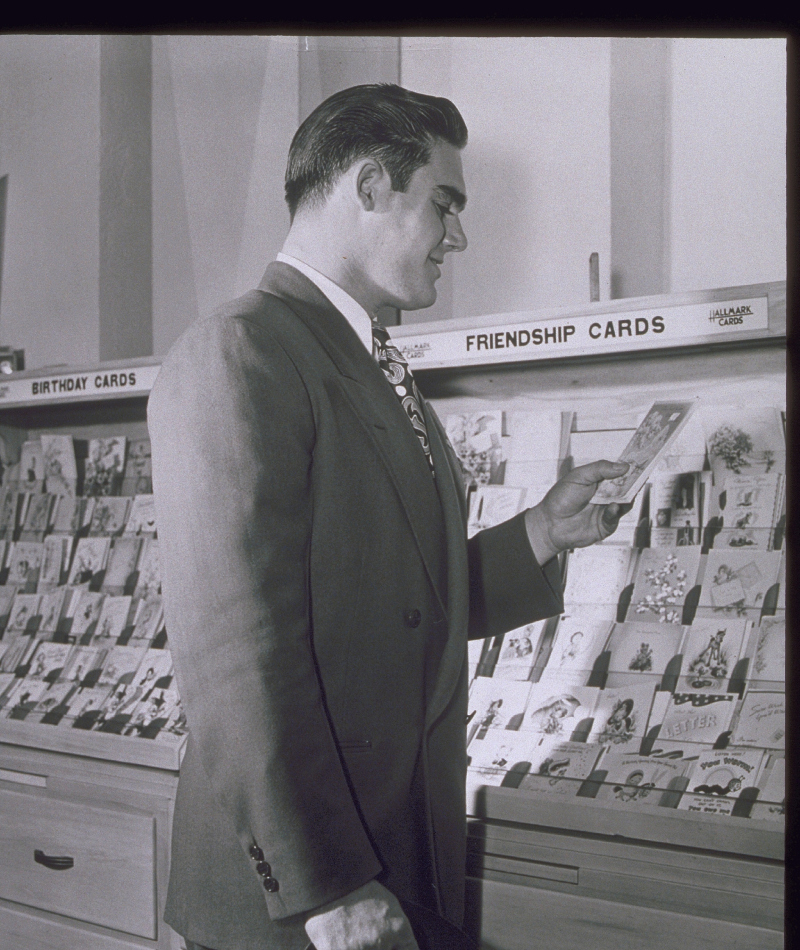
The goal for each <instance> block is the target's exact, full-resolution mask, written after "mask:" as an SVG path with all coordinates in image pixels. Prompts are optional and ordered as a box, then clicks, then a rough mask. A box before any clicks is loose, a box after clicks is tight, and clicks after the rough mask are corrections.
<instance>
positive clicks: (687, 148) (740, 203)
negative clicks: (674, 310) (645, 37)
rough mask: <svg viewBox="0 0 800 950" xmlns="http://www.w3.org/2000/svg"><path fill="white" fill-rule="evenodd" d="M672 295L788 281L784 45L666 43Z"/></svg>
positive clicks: (759, 42) (715, 41)
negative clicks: (668, 56) (669, 46)
mask: <svg viewBox="0 0 800 950" xmlns="http://www.w3.org/2000/svg"><path fill="white" fill-rule="evenodd" d="M671 136H672V143H671V166H672V168H671V181H670V217H671V222H670V269H671V273H670V289H671V290H673V291H681V290H695V289H697V288H712V287H725V286H730V285H735V284H747V283H757V282H760V281H767V280H785V279H786V152H785V149H786V41H785V40H782V39H675V40H673V43H672V124H671Z"/></svg>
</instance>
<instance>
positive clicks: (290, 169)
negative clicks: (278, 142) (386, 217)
mask: <svg viewBox="0 0 800 950" xmlns="http://www.w3.org/2000/svg"><path fill="white" fill-rule="evenodd" d="M439 140H441V141H444V142H447V143H448V144H449V145H452V146H454V147H455V148H459V149H460V148H463V147H464V146H465V145H466V144H467V126H466V125H465V123H464V120H463V119H462V118H461V113H460V112H459V111H458V109H457V108H456V107H455V106H454V105H453V103H452V102H450V100H449V99H442V98H439V97H438V96H426V95H423V94H422V93H419V92H411V91H409V90H408V89H403V88H402V87H401V86H396V85H394V84H391V83H373V84H369V85H364V86H352V87H351V88H349V89H343V90H342V91H341V92H337V93H334V95H332V96H331V97H330V98H328V99H326V100H325V101H324V102H323V103H321V105H319V106H317V108H316V109H315V110H314V111H313V112H312V113H311V114H310V115H309V116H308V118H307V119H306V120H305V121H304V122H303V124H302V125H301V126H300V128H299V129H298V130H297V132H296V133H295V136H294V138H293V139H292V144H291V146H290V148H289V160H288V163H287V165H286V179H285V191H286V203H287V204H288V205H289V213H290V215H291V217H292V218H294V215H295V212H296V211H297V209H298V208H299V207H300V206H301V205H302V204H304V203H305V202H307V201H310V200H314V199H318V198H324V197H325V196H326V195H327V194H328V193H329V192H330V189H331V188H332V186H333V185H334V183H335V182H336V180H337V179H338V178H339V176H340V175H342V174H343V173H344V172H345V171H347V169H348V168H350V166H351V165H352V164H353V163H354V162H357V161H358V160H359V159H360V158H366V157H368V156H369V157H372V158H375V159H377V160H378V161H379V162H380V163H381V164H382V165H383V167H384V168H385V169H386V171H387V172H388V174H389V181H390V182H391V186H392V189H393V190H394V191H405V190H406V189H407V188H408V185H409V182H410V181H411V176H412V175H413V174H414V172H415V171H416V170H417V169H418V168H422V166H423V165H427V164H428V162H429V161H430V159H431V149H432V148H433V146H434V145H435V143H436V142H437V141H439Z"/></svg>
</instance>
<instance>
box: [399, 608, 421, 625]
mask: <svg viewBox="0 0 800 950" xmlns="http://www.w3.org/2000/svg"><path fill="white" fill-rule="evenodd" d="M403 619H404V620H405V622H406V625H407V626H409V627H418V626H419V625H420V623H421V622H422V614H421V613H420V612H419V610H417V608H416V607H415V608H414V609H413V610H407V611H406V612H405V613H404V614H403Z"/></svg>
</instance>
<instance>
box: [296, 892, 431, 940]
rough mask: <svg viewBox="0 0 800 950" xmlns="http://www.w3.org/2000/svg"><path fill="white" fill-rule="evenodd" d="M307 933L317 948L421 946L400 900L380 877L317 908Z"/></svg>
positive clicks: (307, 926)
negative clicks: (388, 889) (380, 882)
mask: <svg viewBox="0 0 800 950" xmlns="http://www.w3.org/2000/svg"><path fill="white" fill-rule="evenodd" d="M306 933H307V934H308V936H309V939H310V940H311V942H312V944H313V945H314V947H316V950H419V947H418V946H417V941H416V940H415V939H414V934H413V933H412V931H411V925H410V924H409V922H408V919H407V918H406V915H405V914H404V913H403V909H402V908H401V907H400V902H399V901H398V900H397V898H396V897H395V896H394V894H392V892H391V891H387V890H386V888H385V887H384V886H383V885H382V884H379V883H378V882H377V881H369V882H368V883H367V884H365V885H364V886H363V887H359V888H358V889H357V890H355V891H353V892H352V893H350V894H347V895H346V896H345V897H342V898H340V899H339V900H337V901H331V903H330V904H325V905H324V906H323V907H320V908H319V909H318V910H315V911H314V912H313V913H312V915H311V916H310V917H309V918H308V920H307V921H306Z"/></svg>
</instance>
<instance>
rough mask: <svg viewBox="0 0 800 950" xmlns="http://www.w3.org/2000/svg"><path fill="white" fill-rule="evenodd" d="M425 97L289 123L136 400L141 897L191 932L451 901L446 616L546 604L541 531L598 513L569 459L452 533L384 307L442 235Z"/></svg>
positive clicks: (442, 128)
mask: <svg viewBox="0 0 800 950" xmlns="http://www.w3.org/2000/svg"><path fill="white" fill-rule="evenodd" d="M466 137H467V132H466V127H465V126H464V122H463V120H462V118H461V116H460V114H459V113H458V111H457V110H456V108H455V106H453V104H452V103H450V102H449V101H447V100H444V99H435V98H433V97H429V96H421V95H418V94H415V93H410V92H407V91H406V90H403V89H400V88H399V87H397V86H360V87H355V88H353V89H349V90H345V91H344V92H341V93H337V94H336V95H335V96H333V97H331V98H330V99H328V100H326V102H324V103H323V104H322V105H321V106H320V107H319V108H318V109H317V110H316V111H315V112H314V113H312V114H311V115H310V116H309V117H308V119H306V121H305V122H304V123H303V125H302V126H301V127H300V129H299V130H298V132H297V134H296V135H295V138H294V140H293V142H292V146H291V150H290V155H289V162H288V167H287V173H286V197H287V202H288V204H289V209H290V214H291V219H292V223H291V229H290V232H289V236H288V238H287V240H286V243H285V245H284V249H283V252H282V254H281V255H279V260H278V261H277V262H275V263H273V264H271V265H270V266H269V267H268V268H267V272H266V274H265V276H264V279H263V281H262V282H261V284H260V286H259V288H258V289H257V290H254V291H251V292H249V293H247V294H245V295H244V296H243V297H240V298H239V299H238V300H235V301H233V302H232V303H230V304H229V305H227V306H225V307H222V308H221V309H220V310H218V311H217V312H216V313H215V314H214V315H213V316H212V317H210V318H209V319H205V320H201V321H198V322H196V323H195V324H194V325H192V326H191V327H190V328H189V329H188V330H187V331H186V333H185V334H184V335H183V337H182V338H181V339H180V340H179V341H178V343H177V344H176V345H175V347H174V348H173V349H172V351H171V352H170V354H169V355H168V357H167V358H166V359H165V360H164V363H163V366H162V368H161V372H160V374H159V378H158V380H157V382H156V384H155V386H154V388H153V392H152V395H151V397H150V404H149V424H150V434H151V439H152V450H153V487H154V492H155V500H156V507H157V517H158V527H159V537H160V544H161V550H162V564H163V585H164V599H165V610H166V620H167V629H168V631H169V640H170V646H171V648H172V652H173V656H174V663H175V673H176V679H177V686H178V688H179V690H180V693H181V696H182V698H183V702H184V705H185V709H186V714H187V722H188V727H189V741H188V745H187V749H186V754H185V758H184V761H183V764H182V768H181V776H180V782H179V787H178V795H177V801H176V806H175V818H174V833H173V850H172V869H171V878H170V887H169V895H168V900H167V909H166V914H165V918H166V920H167V921H168V922H169V923H170V924H171V925H172V926H173V927H174V928H175V929H176V930H178V931H179V932H180V933H182V934H184V935H185V936H186V937H187V939H188V941H189V944H188V945H189V946H192V942H195V943H196V944H197V945H199V946H201V947H211V948H214V950H262V948H263V950H267V948H270V950H272V948H286V950H305V948H306V947H307V946H308V945H309V940H311V941H312V942H313V944H314V946H315V947H317V948H318V950H356V948H359V950H363V948H379V947H380V948H397V950H408V948H411V950H414V948H416V946H417V944H416V942H415V940H414V937H413V934H412V933H411V930H410V927H409V924H408V921H407V919H406V917H405V916H404V914H403V911H402V909H401V907H400V905H399V902H398V898H402V899H405V900H407V901H411V902H414V903H416V904H421V905H423V906H425V907H428V908H431V909H432V910H434V911H436V912H437V913H439V914H441V915H442V916H443V917H445V918H446V919H448V920H450V921H451V922H453V923H455V924H459V923H460V922H461V920H462V914H463V901H464V894H463V891H464V863H465V844H466V835H465V804H464V778H465V764H466V752H465V731H466V726H465V719H466V712H467V706H466V697H467V657H466V642H467V636H468V634H469V635H471V636H474V637H485V636H492V635H498V634H500V633H502V632H504V631H506V630H510V629H514V628H516V627H519V626H521V625H523V624H525V623H529V622H531V621H533V620H535V619H537V618H541V617H546V616H550V615H553V614H555V613H557V612H558V611H559V610H560V609H561V608H562V599H561V587H560V578H559V573H558V565H557V560H556V559H555V555H556V554H557V553H558V552H559V551H561V550H565V549H567V548H569V547H573V546H580V545H585V544H590V543H593V542H594V541H597V540H598V539H600V538H602V537H605V536H607V535H608V534H610V533H611V532H612V531H613V530H614V528H615V527H616V522H617V519H618V517H619V513H620V512H619V509H618V508H617V506H608V507H605V508H604V507H599V506H593V505H591V504H589V502H590V499H591V497H592V495H593V494H594V491H595V489H596V487H597V484H598V483H599V481H601V480H602V479H603V478H611V477H617V476H619V475H621V474H623V473H624V471H625V470H626V467H625V466H624V465H622V466H619V465H615V464H612V463H610V462H598V463H594V464H593V465H590V466H584V467H583V468H580V469H577V470H575V471H574V472H573V473H571V475H569V476H568V477H567V478H566V479H564V480H562V481H561V482H559V483H558V484H557V485H556V486H554V488H553V489H552V490H551V491H550V493H548V495H547V497H546V498H545V499H544V500H543V501H542V502H541V503H540V504H539V505H537V506H536V507H535V508H531V509H529V510H528V511H526V512H524V513H523V514H521V515H519V516H517V517H516V518H513V519H511V520H510V521H508V522H506V523H504V524H503V525H500V526H498V527H496V528H491V529H489V530H486V531H483V532H481V533H480V534H478V535H477V536H476V537H474V538H473V539H472V540H471V541H470V542H469V543H467V538H466V529H465V525H466V501H465V497H464V492H463V487H462V480H461V472H460V467H459V463H458V460H457V458H456V457H455V454H454V453H453V451H452V449H451V447H450V446H449V444H448V441H447V438H446V436H445V434H444V431H443V429H442V427H441V424H440V422H439V420H438V419H437V417H436V415H435V414H434V412H433V410H432V409H431V407H430V406H429V405H428V404H427V403H426V402H425V400H424V399H423V398H422V397H421V396H419V394H418V392H417V391H416V388H415V384H414V382H413V380H412V379H411V378H410V376H409V375H408V372H407V368H406V367H405V366H404V365H403V363H402V359H398V357H399V353H397V351H396V350H394V348H393V346H392V344H391V342H390V341H389V340H387V338H386V333H385V331H384V330H383V329H382V328H381V327H379V326H376V325H375V323H374V316H375V314H376V313H377V312H378V311H379V310H380V309H381V308H382V307H396V308H401V309H409V310H410V309H418V308H422V307H428V306H430V305H431V304H432V303H433V302H434V300H435V299H436V288H435V283H436V280H437V279H438V277H439V276H440V273H441V270H440V268H441V266H442V263H443V260H444V257H445V255H446V254H447V253H448V252H450V251H461V250H463V249H464V248H465V247H466V238H465V236H464V232H463V230H462V228H461V224H460V218H459V214H460V212H461V211H462V210H463V207H464V204H465V202H466V187H465V184H464V179H463V174H462V168H461V158H460V151H461V149H462V148H463V146H464V145H465V144H466Z"/></svg>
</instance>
